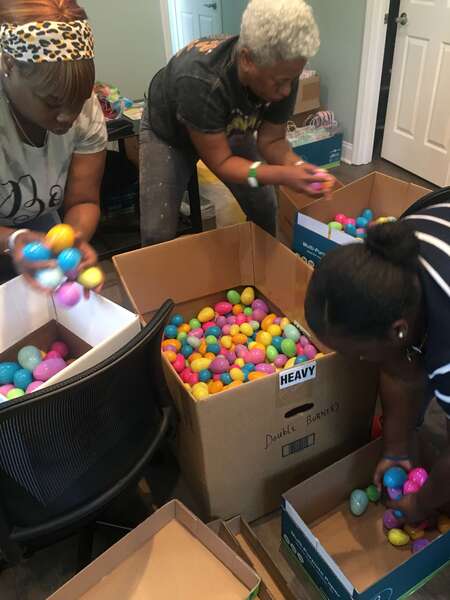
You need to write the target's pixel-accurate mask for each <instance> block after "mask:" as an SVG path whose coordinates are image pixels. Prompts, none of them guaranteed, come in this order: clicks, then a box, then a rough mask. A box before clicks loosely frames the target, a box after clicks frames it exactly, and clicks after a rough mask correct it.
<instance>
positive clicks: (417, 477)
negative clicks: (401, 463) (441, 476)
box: [408, 467, 428, 488]
mask: <svg viewBox="0 0 450 600" xmlns="http://www.w3.org/2000/svg"><path fill="white" fill-rule="evenodd" d="M408 479H409V481H413V482H414V483H416V484H417V485H418V486H419V488H421V487H422V486H423V485H425V483H426V481H427V479H428V473H427V472H426V471H425V469H422V468H421V467H417V468H416V469H412V470H411V471H410V472H409V473H408Z"/></svg>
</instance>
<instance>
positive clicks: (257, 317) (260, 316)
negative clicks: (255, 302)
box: [252, 308, 267, 323]
mask: <svg viewBox="0 0 450 600" xmlns="http://www.w3.org/2000/svg"><path fill="white" fill-rule="evenodd" d="M266 317H267V313H266V312H265V311H263V310H261V309H260V308H255V310H254V311H253V314H252V319H253V320H254V321H258V323H262V321H264V319H265V318H266Z"/></svg>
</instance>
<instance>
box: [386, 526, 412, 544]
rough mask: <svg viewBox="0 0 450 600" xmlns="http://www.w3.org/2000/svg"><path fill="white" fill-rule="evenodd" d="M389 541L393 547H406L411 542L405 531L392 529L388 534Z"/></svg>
mask: <svg viewBox="0 0 450 600" xmlns="http://www.w3.org/2000/svg"><path fill="white" fill-rule="evenodd" d="M388 540H389V542H390V543H391V544H392V545H393V546H406V545H407V544H409V542H410V541H411V540H410V538H409V535H408V534H407V533H405V532H404V531H403V529H391V530H390V531H389V533H388Z"/></svg>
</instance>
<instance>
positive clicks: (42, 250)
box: [22, 242, 52, 262]
mask: <svg viewBox="0 0 450 600" xmlns="http://www.w3.org/2000/svg"><path fill="white" fill-rule="evenodd" d="M22 253H23V257H24V258H25V260H28V261H30V262H38V261H45V260H50V259H51V257H52V253H51V250H50V248H47V246H44V244H41V243H40V242H30V243H29V244H27V245H26V246H25V247H24V249H23V250H22Z"/></svg>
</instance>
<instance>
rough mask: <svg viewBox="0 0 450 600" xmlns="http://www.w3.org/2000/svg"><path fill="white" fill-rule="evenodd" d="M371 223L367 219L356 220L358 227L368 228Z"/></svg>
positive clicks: (359, 218)
mask: <svg viewBox="0 0 450 600" xmlns="http://www.w3.org/2000/svg"><path fill="white" fill-rule="evenodd" d="M368 224H369V221H368V220H367V219H366V218H365V217H358V218H357V219H356V227H361V228H364V229H365V228H366V227H367V225H368Z"/></svg>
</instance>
